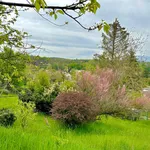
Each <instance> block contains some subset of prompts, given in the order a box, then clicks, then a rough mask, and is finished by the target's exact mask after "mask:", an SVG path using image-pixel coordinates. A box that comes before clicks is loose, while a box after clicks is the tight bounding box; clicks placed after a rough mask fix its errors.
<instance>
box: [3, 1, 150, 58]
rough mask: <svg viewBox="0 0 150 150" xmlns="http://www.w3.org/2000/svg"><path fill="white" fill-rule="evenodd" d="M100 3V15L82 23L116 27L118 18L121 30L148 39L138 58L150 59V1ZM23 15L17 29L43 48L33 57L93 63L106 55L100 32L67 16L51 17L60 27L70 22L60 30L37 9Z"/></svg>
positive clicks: (88, 18)
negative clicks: (103, 23)
mask: <svg viewBox="0 0 150 150" xmlns="http://www.w3.org/2000/svg"><path fill="white" fill-rule="evenodd" d="M3 1H8V2H9V1H11V0H3ZM98 1H99V2H100V4H101V8H100V9H99V10H98V11H97V14H96V15H93V14H90V13H88V14H86V15H85V16H83V17H82V18H81V19H80V22H82V24H83V25H85V26H91V25H93V24H95V23H98V22H101V20H105V21H106V22H107V23H112V22H113V21H114V20H115V18H118V20H119V22H120V24H121V26H122V27H125V28H126V29H127V31H128V32H130V33H131V34H132V36H133V37H135V38H136V37H140V36H142V37H143V38H144V39H146V40H145V42H144V43H145V44H144V46H143V48H142V49H141V50H140V51H139V52H137V55H145V56H150V0H98ZM14 2H19V3H21V2H22V3H26V0H14ZM46 2H47V3H48V4H49V5H60V6H62V5H66V4H71V3H72V2H75V0H46ZM19 14H20V16H19V18H18V19H17V22H16V23H15V25H14V27H15V28H17V29H19V30H22V31H27V32H28V33H29V35H31V37H30V38H28V39H26V40H25V42H28V43H32V44H33V45H35V46H37V47H39V46H40V47H42V50H38V51H35V52H32V51H30V52H32V53H31V54H33V55H40V56H46V57H62V58H74V59H76V58H77V59H79V58H81V59H87V58H88V59H89V58H93V55H94V54H95V53H99V54H100V53H102V49H101V48H100V45H101V40H102V38H101V32H99V31H90V32H88V31H86V30H84V29H83V28H81V27H80V26H79V25H78V24H77V23H76V22H74V21H73V20H71V19H70V18H68V17H66V16H63V15H59V17H58V19H57V20H56V21H54V20H53V18H50V17H48V18H49V20H51V21H53V22H54V23H56V24H63V23H65V22H66V21H67V22H69V24H68V25H65V26H63V27H60V26H55V25H53V24H51V23H50V22H48V21H46V20H44V19H43V18H41V17H40V16H39V15H38V14H37V13H36V12H35V11H34V10H33V9H30V10H28V11H25V12H19Z"/></svg>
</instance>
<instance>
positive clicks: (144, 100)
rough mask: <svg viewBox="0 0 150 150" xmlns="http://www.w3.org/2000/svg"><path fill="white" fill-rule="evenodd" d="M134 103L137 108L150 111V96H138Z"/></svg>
mask: <svg viewBox="0 0 150 150" xmlns="http://www.w3.org/2000/svg"><path fill="white" fill-rule="evenodd" d="M133 105H134V107H135V108H137V109H140V110H143V111H150V97H147V96H142V97H139V98H137V99H136V100H135V101H134V102H133Z"/></svg>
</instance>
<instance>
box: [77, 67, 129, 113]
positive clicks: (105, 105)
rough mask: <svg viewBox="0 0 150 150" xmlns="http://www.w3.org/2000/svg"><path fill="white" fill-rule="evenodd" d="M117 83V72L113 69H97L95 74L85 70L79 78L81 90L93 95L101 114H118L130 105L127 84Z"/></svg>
mask: <svg viewBox="0 0 150 150" xmlns="http://www.w3.org/2000/svg"><path fill="white" fill-rule="evenodd" d="M116 83H117V74H116V73H115V72H113V70H111V69H108V70H97V72H96V73H95V74H92V73H90V72H86V71H85V72H82V74H81V75H80V76H79V77H78V79H77V85H78V88H79V90H81V91H82V92H84V93H86V94H87V95H89V96H90V97H91V99H92V100H93V101H94V102H95V103H96V104H97V105H98V107H99V114H101V115H102V114H105V115H117V114H118V113H120V112H125V111H126V110H127V109H128V107H129V101H128V97H127V95H126V89H125V86H123V87H119V85H117V84H116Z"/></svg>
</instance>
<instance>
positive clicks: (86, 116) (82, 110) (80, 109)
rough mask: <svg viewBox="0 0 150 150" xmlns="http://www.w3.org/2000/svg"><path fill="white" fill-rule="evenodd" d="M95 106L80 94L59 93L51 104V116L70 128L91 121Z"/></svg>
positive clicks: (85, 96)
mask: <svg viewBox="0 0 150 150" xmlns="http://www.w3.org/2000/svg"><path fill="white" fill-rule="evenodd" d="M97 112H98V111H97V106H96V105H95V104H94V103H93V102H92V101H91V99H90V98H89V97H88V96H87V95H86V94H84V93H82V92H65V93H61V94H60V95H59V96H58V97H57V98H56V99H55V101H54V102H53V104H52V116H53V118H54V119H56V120H60V121H62V122H64V123H65V124H67V125H68V126H70V127H75V126H76V125H79V124H82V123H84V122H88V121H93V120H95V119H96V116H97Z"/></svg>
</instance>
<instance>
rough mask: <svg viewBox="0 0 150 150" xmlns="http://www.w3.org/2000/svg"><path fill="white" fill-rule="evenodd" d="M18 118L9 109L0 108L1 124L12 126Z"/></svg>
mask: <svg viewBox="0 0 150 150" xmlns="http://www.w3.org/2000/svg"><path fill="white" fill-rule="evenodd" d="M15 120H16V116H15V115H14V113H12V112H11V111H10V110H9V109H5V108H3V109H0V125H2V126H11V125H13V123H14V122H15Z"/></svg>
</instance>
